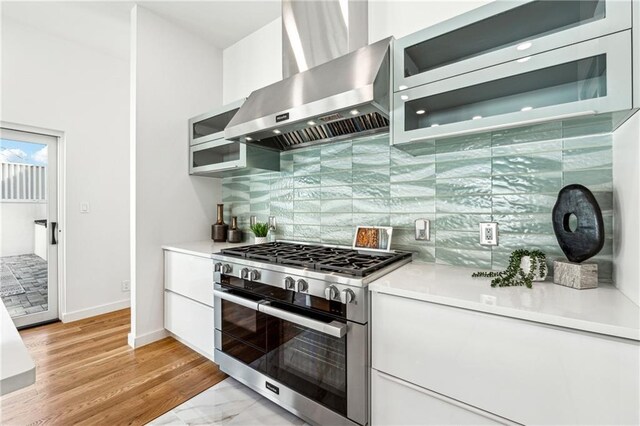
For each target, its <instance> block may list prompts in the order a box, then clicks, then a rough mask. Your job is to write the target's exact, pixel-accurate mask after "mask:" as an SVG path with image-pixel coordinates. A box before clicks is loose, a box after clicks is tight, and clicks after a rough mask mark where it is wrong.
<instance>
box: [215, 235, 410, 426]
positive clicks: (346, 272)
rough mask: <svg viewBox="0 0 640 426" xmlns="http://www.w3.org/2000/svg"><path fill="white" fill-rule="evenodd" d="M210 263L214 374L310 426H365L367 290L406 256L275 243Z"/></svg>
mask: <svg viewBox="0 0 640 426" xmlns="http://www.w3.org/2000/svg"><path fill="white" fill-rule="evenodd" d="M213 259H214V262H215V289H214V300H215V309H214V311H215V358H216V362H217V363H218V364H219V365H220V368H221V369H222V371H224V372H225V373H227V374H229V375H230V376H232V377H234V378H235V379H237V380H239V381H240V382H242V383H244V384H245V385H247V386H249V387H251V388H252V389H254V390H255V391H257V392H258V393H260V394H262V395H264V396H265V397H267V398H269V399H270V400H272V401H274V402H276V403H278V404H279V405H281V406H283V407H285V408H286V409H288V410H289V411H291V412H293V413H294V414H296V415H298V416H299V417H302V418H303V419H305V420H307V421H310V422H312V423H316V424H327V425H355V424H359V425H366V424H367V423H368V412H369V407H368V402H367V401H368V394H369V380H368V373H367V371H368V365H369V348H368V347H369V342H368V335H369V331H368V316H369V298H368V293H367V284H368V283H370V282H371V281H373V280H375V279H377V278H379V277H381V276H383V275H385V274H387V273H389V272H390V271H392V270H393V269H396V268H398V267H400V266H401V265H404V264H405V263H407V262H410V261H411V254H410V253H404V252H392V253H375V254H374V253H365V252H359V251H356V250H352V249H350V248H343V247H336V246H323V245H312V244H299V243H289V242H275V243H267V244H258V245H252V246H242V247H237V248H230V249H225V250H222V252H221V253H217V254H214V255H213Z"/></svg>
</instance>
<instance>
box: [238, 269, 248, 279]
mask: <svg viewBox="0 0 640 426" xmlns="http://www.w3.org/2000/svg"><path fill="white" fill-rule="evenodd" d="M238 276H239V277H240V278H241V279H243V280H244V279H247V278H248V277H249V270H248V269H247V268H242V269H240V273H239V274H238Z"/></svg>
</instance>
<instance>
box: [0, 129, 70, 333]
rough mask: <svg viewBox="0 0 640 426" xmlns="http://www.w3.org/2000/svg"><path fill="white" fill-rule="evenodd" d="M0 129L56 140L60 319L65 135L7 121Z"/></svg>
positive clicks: (63, 281) (63, 288)
mask: <svg viewBox="0 0 640 426" xmlns="http://www.w3.org/2000/svg"><path fill="white" fill-rule="evenodd" d="M0 127H2V128H4V129H8V130H15V131H18V132H27V133H36V134H40V135H45V136H51V137H54V138H57V139H58V150H57V151H58V154H57V158H56V161H57V167H58V170H57V171H56V178H57V180H58V185H57V186H58V188H57V189H58V194H57V198H58V200H57V203H56V204H57V205H56V206H55V208H56V211H57V216H58V236H57V237H58V265H57V266H58V274H57V275H58V312H57V317H58V319H60V320H61V319H62V316H63V315H62V314H63V312H66V310H67V306H66V300H67V286H66V279H65V278H66V272H67V271H66V265H67V262H66V257H67V256H66V253H67V244H66V243H67V233H66V232H65V231H66V229H67V226H66V225H67V216H66V209H65V206H66V174H67V173H66V167H65V159H66V146H67V145H66V139H65V133H64V132H63V131H61V130H53V129H46V128H43V127H36V126H29V125H25V124H18V123H13V122H9V121H0Z"/></svg>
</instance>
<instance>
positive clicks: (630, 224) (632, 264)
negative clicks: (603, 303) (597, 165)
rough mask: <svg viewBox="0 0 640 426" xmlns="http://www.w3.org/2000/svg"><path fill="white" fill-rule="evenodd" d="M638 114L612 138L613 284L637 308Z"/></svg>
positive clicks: (639, 248) (639, 277)
mask: <svg viewBox="0 0 640 426" xmlns="http://www.w3.org/2000/svg"><path fill="white" fill-rule="evenodd" d="M638 165H640V113H638V112H636V113H635V115H634V116H633V117H631V118H630V119H629V120H628V121H627V122H626V123H624V124H623V125H622V126H620V127H619V128H618V130H616V131H615V132H614V134H613V201H614V208H613V211H614V214H615V217H614V236H613V241H614V247H613V265H614V269H613V280H614V282H615V283H616V286H617V287H618V288H619V289H620V291H622V292H623V293H624V294H625V295H626V296H627V297H628V298H629V299H631V300H633V301H634V302H635V303H636V304H637V305H640V224H639V222H640V171H639V167H638Z"/></svg>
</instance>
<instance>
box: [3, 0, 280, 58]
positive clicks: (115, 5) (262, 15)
mask: <svg viewBox="0 0 640 426" xmlns="http://www.w3.org/2000/svg"><path fill="white" fill-rule="evenodd" d="M136 3H137V4H138V5H140V6H142V7H144V8H147V9H149V10H151V11H153V12H155V13H156V14H157V15H160V16H161V17H163V18H164V19H166V20H168V21H171V22H173V23H174V24H176V25H178V26H181V27H183V28H185V29H188V30H189V31H191V32H193V33H194V34H196V35H197V36H199V37H200V38H202V39H204V40H206V41H208V42H209V43H211V44H212V45H214V46H216V47H218V48H220V49H224V48H226V47H228V46H230V45H232V44H234V43H235V42H237V41H238V40H240V39H242V38H244V37H246V36H247V35H249V34H251V33H252V32H254V31H255V30H257V29H259V28H261V27H263V26H264V25H266V24H268V23H269V22H271V21H273V20H274V19H276V18H278V17H279V16H280V13H281V5H280V0H260V1H242V0H235V1H234V0H213V1H138V2H131V1H35V2H26V1H2V2H1V7H2V18H3V19H5V18H9V19H12V20H15V21H18V22H20V23H21V24H23V25H28V26H31V27H33V28H38V29H39V30H41V31H45V32H48V33H50V34H53V35H56V36H58V37H62V38H64V39H68V40H73V41H75V42H79V43H81V44H84V45H87V46H89V47H91V48H94V49H98V50H100V51H102V52H104V53H108V54H110V55H114V56H118V57H121V58H123V59H128V57H129V41H130V38H129V17H130V11H131V8H132V7H133V5H134V4H136Z"/></svg>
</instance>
